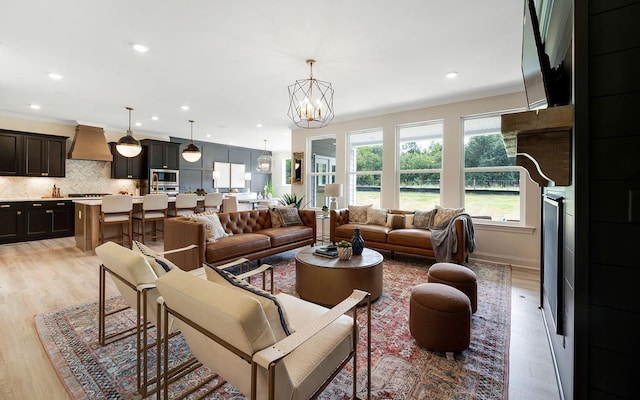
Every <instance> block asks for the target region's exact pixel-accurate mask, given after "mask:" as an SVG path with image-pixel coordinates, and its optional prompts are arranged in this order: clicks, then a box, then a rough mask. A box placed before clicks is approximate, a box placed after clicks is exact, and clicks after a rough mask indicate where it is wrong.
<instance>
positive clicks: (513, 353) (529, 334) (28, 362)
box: [0, 238, 559, 400]
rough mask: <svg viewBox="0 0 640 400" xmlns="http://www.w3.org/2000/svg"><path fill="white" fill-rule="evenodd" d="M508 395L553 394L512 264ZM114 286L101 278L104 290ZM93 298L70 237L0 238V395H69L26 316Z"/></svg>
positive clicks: (536, 316)
mask: <svg viewBox="0 0 640 400" xmlns="http://www.w3.org/2000/svg"><path fill="white" fill-rule="evenodd" d="M512 275H513V290H512V310H511V346H510V354H509V355H510V357H509V366H510V368H509V398H510V399H518V400H519V399H523V400H527V399H531V400H534V399H558V398H559V395H558V390H557V385H556V380H555V373H554V369H553V365H552V362H551V355H550V351H549V345H548V343H547V340H546V337H545V333H544V327H543V322H542V318H541V315H540V311H539V310H538V277H537V274H536V273H535V272H530V271H523V270H514V272H513V274H512ZM116 293H117V290H116V289H115V286H114V285H113V283H112V282H111V281H110V280H109V286H108V287H107V294H108V295H111V294H116ZM97 299H98V259H97V257H96V256H95V255H94V254H93V252H86V253H85V252H82V251H80V250H79V249H77V248H76V247H75V240H74V239H73V238H63V239H51V240H41V241H35V242H28V243H18V244H9V245H0V315H1V316H2V324H1V325H0V399H3V400H11V399H16V400H17V399H20V400H22V399H52V400H56V399H61V400H63V399H69V397H68V395H67V393H66V391H65V389H64V387H63V385H62V383H61V382H60V380H59V379H58V376H57V375H56V372H55V371H54V369H53V367H52V366H51V362H50V361H49V359H48V357H47V355H46V353H45V352H44V349H43V348H42V345H41V344H40V340H39V339H38V335H37V333H36V330H35V325H34V316H35V315H36V314H40V313H44V312H47V311H53V310H56V309H59V308H63V307H67V306H71V305H75V304H79V303H83V302H91V301H96V300H97Z"/></svg>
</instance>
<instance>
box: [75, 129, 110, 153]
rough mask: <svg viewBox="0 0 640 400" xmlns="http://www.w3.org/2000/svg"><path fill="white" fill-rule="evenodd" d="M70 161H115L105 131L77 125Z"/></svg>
mask: <svg viewBox="0 0 640 400" xmlns="http://www.w3.org/2000/svg"><path fill="white" fill-rule="evenodd" d="M69 159H71V160H93V161H113V156H112V155H111V150H109V145H108V144H107V139H106V138H105V137H104V129H103V128H99V127H95V126H89V125H77V126H76V135H75V136H74V137H73V143H72V144H71V151H70V152H69Z"/></svg>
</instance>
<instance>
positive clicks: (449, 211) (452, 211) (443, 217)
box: [433, 206, 464, 226]
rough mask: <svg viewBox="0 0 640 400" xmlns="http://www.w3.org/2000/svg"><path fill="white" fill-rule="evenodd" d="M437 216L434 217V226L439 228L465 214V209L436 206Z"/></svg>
mask: <svg viewBox="0 0 640 400" xmlns="http://www.w3.org/2000/svg"><path fill="white" fill-rule="evenodd" d="M435 211H436V213H435V214H436V215H435V216H434V217H433V226H438V225H440V224H444V223H445V222H448V221H449V220H450V219H451V218H453V217H455V216H456V215H458V214H460V213H463V212H464V208H443V207H440V206H436V209H435Z"/></svg>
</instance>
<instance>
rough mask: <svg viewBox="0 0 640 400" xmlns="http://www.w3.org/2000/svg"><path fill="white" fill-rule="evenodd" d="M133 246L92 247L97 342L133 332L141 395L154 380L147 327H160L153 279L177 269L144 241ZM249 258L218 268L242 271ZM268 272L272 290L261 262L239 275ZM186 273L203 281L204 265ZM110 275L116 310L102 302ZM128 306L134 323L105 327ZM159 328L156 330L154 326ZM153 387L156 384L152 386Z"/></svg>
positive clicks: (172, 328) (170, 321) (171, 327)
mask: <svg viewBox="0 0 640 400" xmlns="http://www.w3.org/2000/svg"><path fill="white" fill-rule="evenodd" d="M194 247H195V246H187V247H185V248H181V249H175V250H170V251H168V252H165V253H164V254H166V253H173V252H179V251H185V250H189V249H191V248H194ZM133 248H134V249H135V250H136V251H133V250H130V249H128V248H126V247H123V246H120V245H118V244H116V243H113V242H107V243H104V244H102V245H100V246H98V247H97V248H96V250H95V251H96V254H97V255H98V259H99V260H100V282H99V299H98V341H99V343H100V345H103V346H104V345H106V344H109V343H113V342H115V341H117V340H121V339H124V338H126V337H129V336H132V335H136V350H137V355H138V357H137V362H136V374H137V385H138V391H139V392H140V394H141V395H142V396H143V397H146V396H147V395H149V394H150V393H153V391H155V389H154V390H153V391H150V390H149V388H150V387H151V386H152V385H153V384H154V383H155V382H156V377H157V373H150V372H149V370H148V367H147V365H148V362H147V361H148V353H149V350H154V349H155V348H156V343H153V342H150V341H149V340H148V338H149V335H148V329H149V328H150V326H151V325H155V326H156V327H160V326H162V325H160V324H158V318H160V317H159V314H158V312H157V301H156V300H157V298H158V297H159V292H158V289H157V288H156V280H157V279H158V276H162V275H164V274H166V273H167V271H169V270H171V269H174V268H177V267H176V266H175V265H174V264H173V263H171V261H169V260H167V259H165V258H163V257H162V255H161V254H158V253H156V252H154V251H153V250H151V249H150V248H148V247H147V246H145V245H144V244H142V243H140V242H137V241H133ZM248 263H249V260H246V259H239V260H237V261H234V262H231V263H228V264H225V265H224V266H222V268H230V267H239V268H240V270H241V271H242V270H243V269H244V268H245V267H246V265H247V264H248ZM267 272H271V284H272V286H271V290H273V268H272V267H271V266H270V265H268V264H264V265H262V266H260V267H259V268H257V269H254V270H252V271H251V272H246V273H244V274H242V275H240V277H241V278H249V277H250V276H253V275H256V274H258V273H261V274H262V277H263V279H262V281H263V285H264V282H265V281H266V273H267ZM187 274H189V275H190V276H192V277H194V278H195V279H200V280H203V281H204V278H205V271H204V268H198V269H196V270H192V271H189V272H188V273H187ZM107 275H109V276H111V278H112V279H113V282H114V283H115V286H116V288H117V289H118V291H119V292H120V294H121V295H122V297H123V298H124V300H125V301H126V303H127V307H123V308H118V309H109V308H108V306H107V304H106V277H107ZM128 308H131V309H133V310H135V311H136V321H137V323H136V325H135V326H132V327H129V328H124V329H121V330H117V329H108V328H107V326H106V322H107V317H109V316H110V315H113V314H116V313H118V312H121V311H124V310H126V309H128ZM167 324H168V327H167V332H168V333H167V335H166V336H163V338H167V339H170V338H171V337H172V336H174V335H175V334H177V332H176V331H177V326H176V325H175V324H174V323H173V318H172V317H169V318H168V319H167ZM158 331H160V329H158ZM195 364H197V360H195V359H193V360H190V361H188V362H185V363H183V364H181V365H179V366H176V367H175V368H174V369H172V371H180V370H185V369H187V368H191V367H194V366H195ZM156 387H157V385H156Z"/></svg>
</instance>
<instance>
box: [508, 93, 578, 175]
mask: <svg viewBox="0 0 640 400" xmlns="http://www.w3.org/2000/svg"><path fill="white" fill-rule="evenodd" d="M572 129H573V105H568V106H560V107H551V108H547V109H543V110H535V111H526V112H521V113H513V114H504V115H502V139H503V141H504V145H505V147H506V149H507V155H508V156H509V157H513V156H516V165H519V166H521V167H523V168H525V169H526V170H527V171H528V172H529V175H530V176H531V179H533V180H534V181H535V182H536V183H537V184H538V185H540V186H542V187H546V186H548V185H549V183H551V182H553V184H554V185H555V186H569V185H571V130H572Z"/></svg>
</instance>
